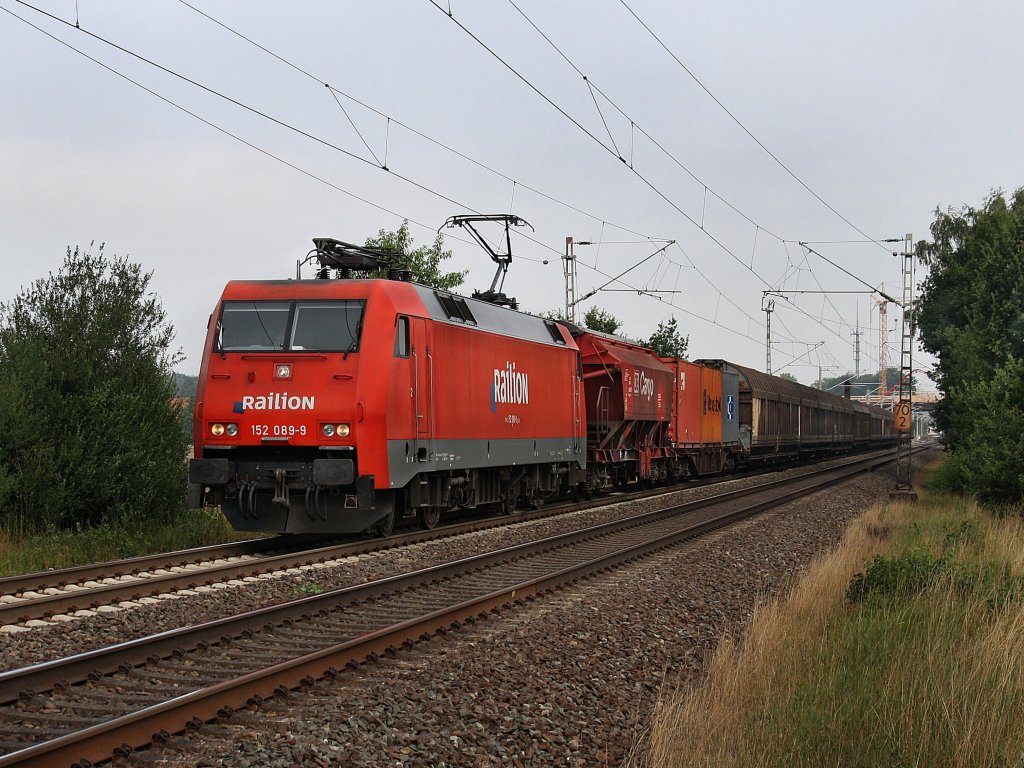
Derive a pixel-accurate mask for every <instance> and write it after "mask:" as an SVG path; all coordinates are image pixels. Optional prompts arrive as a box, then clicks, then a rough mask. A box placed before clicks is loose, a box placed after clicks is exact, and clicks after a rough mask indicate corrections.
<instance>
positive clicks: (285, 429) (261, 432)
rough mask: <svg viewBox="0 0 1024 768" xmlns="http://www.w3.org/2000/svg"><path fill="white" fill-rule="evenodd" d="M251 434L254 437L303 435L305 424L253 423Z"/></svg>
mask: <svg viewBox="0 0 1024 768" xmlns="http://www.w3.org/2000/svg"><path fill="white" fill-rule="evenodd" d="M252 434H253V435H254V436H255V437H295V436H296V435H299V436H300V437H304V436H305V434H306V426H305V425H304V424H300V425H299V426H295V425H294V424H253V425H252Z"/></svg>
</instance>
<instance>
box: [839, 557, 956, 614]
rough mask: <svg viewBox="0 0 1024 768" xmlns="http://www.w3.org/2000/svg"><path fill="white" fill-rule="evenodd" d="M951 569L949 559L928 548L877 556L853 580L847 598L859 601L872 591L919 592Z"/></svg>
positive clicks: (890, 593) (901, 594) (904, 594)
mask: <svg viewBox="0 0 1024 768" xmlns="http://www.w3.org/2000/svg"><path fill="white" fill-rule="evenodd" d="M948 568H949V563H948V562H947V561H946V559H945V558H943V557H935V556H934V555H932V554H931V553H930V552H928V551H927V550H911V551H909V552H904V553H903V554H902V555H899V556H898V557H886V556H884V555H875V557H873V558H872V560H871V562H870V563H868V567H867V568H866V569H865V570H864V571H861V572H860V573H858V574H856V575H855V576H854V577H853V579H852V580H851V581H850V585H849V586H848V587H847V588H846V598H847V599H848V600H849V601H850V602H851V603H856V602H859V601H861V600H864V599H865V598H866V597H868V595H872V594H881V595H886V596H889V597H907V596H910V595H916V594H919V593H920V592H922V591H924V589H925V588H927V587H929V586H931V585H932V584H933V583H934V582H935V580H936V579H937V578H938V577H939V576H940V575H942V574H943V573H944V572H945V571H946V570H947V569H948Z"/></svg>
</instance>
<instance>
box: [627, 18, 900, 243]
mask: <svg viewBox="0 0 1024 768" xmlns="http://www.w3.org/2000/svg"><path fill="white" fill-rule="evenodd" d="M619 2H620V3H621V4H622V7H623V8H625V9H626V10H627V11H628V12H629V14H630V15H631V16H632V17H633V18H634V19H636V21H637V22H638V23H639V24H640V26H642V27H643V28H644V29H645V30H647V33H648V34H649V35H650V36H651V37H653V38H654V39H655V41H657V43H658V45H660V46H661V47H662V48H663V49H664V50H665V52H666V53H667V54H668V55H669V56H671V57H672V59H673V60H674V61H675V62H676V63H677V64H678V65H679V66H680V67H681V68H682V69H683V71H684V72H686V74H687V75H689V76H690V78H691V79H692V80H693V81H694V82H695V83H696V84H697V85H698V86H700V88H701V89H702V90H703V91H704V92H705V93H706V94H707V95H708V96H710V97H711V99H712V101H714V102H715V104H717V105H718V106H719V107H720V108H721V109H722V111H723V112H725V114H727V115H728V116H729V118H730V119H731V120H732V121H733V122H734V123H736V125H738V126H739V127H740V129H741V130H742V131H743V132H744V133H745V134H747V136H749V137H750V138H751V139H752V140H753V141H754V143H755V144H757V146H759V147H760V148H761V149H763V150H764V151H765V152H766V153H767V154H768V156H769V157H770V158H771V159H772V160H774V161H775V162H776V163H777V164H778V165H779V167H780V168H782V169H783V170H784V171H785V172H786V173H788V174H789V175H790V176H791V177H792V178H793V179H794V180H795V181H796V182H797V183H798V184H799V185H800V186H801V187H803V188H804V189H805V190H807V191H808V192H809V193H810V194H811V195H812V196H813V197H814V198H815V199H816V200H817V201H818V202H820V203H821V204H822V205H824V206H825V207H826V208H828V209H829V210H830V211H831V212H832V213H834V214H835V215H836V216H838V217H839V218H840V219H842V220H843V221H844V222H845V223H846V224H848V225H849V226H850V227H851V228H852V229H854V230H855V231H856V232H858V233H859V234H861V235H863V236H864V237H865V238H867V239H868V240H869V241H870V242H872V243H874V244H875V245H877V246H879V247H880V248H882V249H884V250H888V249H887V248H886V247H885V246H884V245H883V244H882V241H879V240H875V239H874V238H872V237H871V236H870V235H869V234H867V233H866V232H864V230H862V229H861V228H860V227H858V226H857V225H856V224H854V223H853V222H852V221H850V220H849V219H848V218H846V217H845V216H844V215H843V214H841V213H840V212H839V211H837V210H836V209H835V208H833V207H832V205H831V204H830V203H829V202H828V201H827V200H825V199H824V198H823V197H822V196H821V195H819V194H818V193H817V192H815V191H814V190H813V189H811V187H810V185H808V184H807V182H805V181H804V180H803V179H801V178H800V177H799V176H797V175H796V172H794V171H793V170H792V169H791V168H790V167H789V166H788V165H786V164H785V163H784V162H783V161H782V160H781V159H780V158H779V157H778V155H776V154H775V153H774V152H772V151H771V150H770V149H769V148H768V147H767V146H765V144H764V143H763V142H762V141H761V140H760V139H759V138H757V136H755V135H754V134H753V132H752V131H751V130H750V129H749V128H747V126H746V125H744V124H743V122H742V121H741V120H740V119H739V118H738V117H736V115H734V114H733V113H732V111H731V110H730V109H729V108H728V107H726V106H725V104H723V103H722V102H721V100H719V98H718V97H717V96H715V94H713V93H712V92H711V89H710V88H708V87H707V86H706V85H705V84H704V83H703V81H701V79H700V78H699V77H697V76H696V75H695V74H694V73H693V72H692V71H691V70H690V68H689V67H687V66H686V65H685V64H684V63H683V62H682V60H681V59H680V58H679V57H678V56H676V54H675V53H674V52H673V51H672V49H671V48H669V47H668V46H667V45H666V44H665V42H664V41H663V40H662V39H661V38H660V37H658V35H657V34H656V33H655V32H654V30H653V29H651V27H650V26H649V25H648V24H647V23H646V22H645V21H644V20H643V19H641V18H640V17H639V16H638V15H637V13H636V11H634V10H633V9H632V8H631V7H630V6H629V4H628V3H627V2H626V0H619Z"/></svg>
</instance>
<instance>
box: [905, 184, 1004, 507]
mask: <svg viewBox="0 0 1024 768" xmlns="http://www.w3.org/2000/svg"><path fill="white" fill-rule="evenodd" d="M931 233H932V238H933V241H932V242H931V243H921V244H920V245H919V247H918V256H919V258H920V260H921V261H922V262H923V263H924V264H925V265H926V266H928V267H929V269H930V273H929V275H928V277H927V278H926V279H925V281H924V282H923V285H922V295H921V299H920V301H919V302H918V313H917V318H916V319H917V327H918V329H919V331H920V334H921V342H922V346H923V347H924V348H925V349H926V350H927V351H929V352H931V353H933V354H935V355H936V356H937V358H938V363H937V365H936V367H935V373H934V378H935V380H936V382H937V384H938V386H939V389H941V390H942V392H943V393H944V395H945V397H944V399H943V401H942V402H941V403H939V405H938V406H937V407H936V409H935V413H934V416H935V421H936V424H937V426H938V427H939V429H941V430H942V432H943V433H944V436H945V440H946V443H947V447H948V448H949V449H950V452H951V454H952V461H951V464H950V467H948V468H947V471H946V472H945V474H944V477H945V478H946V479H947V480H948V482H949V484H950V485H951V486H952V487H954V488H958V489H959V490H963V491H966V492H968V493H972V494H975V495H977V496H978V497H979V498H981V499H983V500H985V501H992V502H997V501H1007V502H1012V501H1019V500H1021V499H1024V452H1022V451H1021V450H1020V434H1021V431H1020V430H1021V427H1022V425H1024V411H1022V405H1021V402H1022V401H1021V394H1022V392H1024V364H1022V361H1024V189H1020V190H1018V191H1017V192H1016V193H1014V195H1013V196H1012V198H1011V199H1010V200H1009V202H1007V200H1006V199H1005V197H1004V196H1003V194H1002V193H1000V192H995V193H993V194H992V195H990V196H989V198H988V199H987V200H986V201H985V204H984V205H983V206H982V207H981V208H980V209H975V208H971V207H969V206H965V207H963V208H962V209H960V210H953V209H950V210H948V211H947V212H945V213H943V212H942V211H936V218H935V222H934V223H933V224H932V227H931Z"/></svg>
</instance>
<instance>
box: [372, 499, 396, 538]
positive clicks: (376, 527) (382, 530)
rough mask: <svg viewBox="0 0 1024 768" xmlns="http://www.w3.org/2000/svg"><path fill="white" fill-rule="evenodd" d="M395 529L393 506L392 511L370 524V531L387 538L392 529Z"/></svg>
mask: <svg viewBox="0 0 1024 768" xmlns="http://www.w3.org/2000/svg"><path fill="white" fill-rule="evenodd" d="M394 530H395V510H394V508H393V507H392V509H391V511H390V512H388V513H387V515H385V516H384V517H382V518H381V519H380V520H378V521H377V522H376V523H374V524H373V525H372V526H370V533H372V534H373V535H374V536H377V537H379V538H381V539H386V538H387V537H388V536H390V535H391V533H392V531H394Z"/></svg>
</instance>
